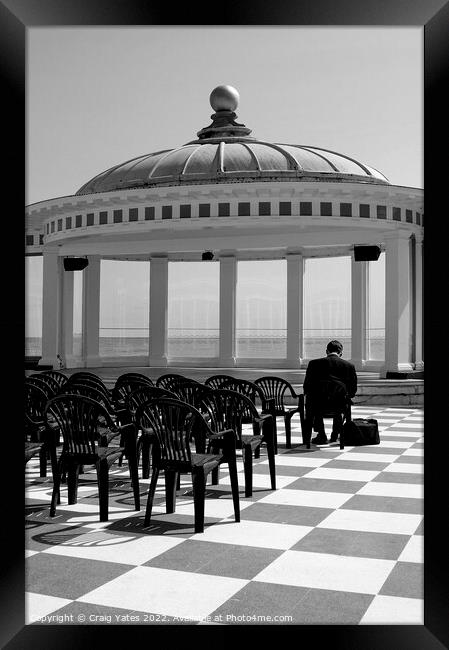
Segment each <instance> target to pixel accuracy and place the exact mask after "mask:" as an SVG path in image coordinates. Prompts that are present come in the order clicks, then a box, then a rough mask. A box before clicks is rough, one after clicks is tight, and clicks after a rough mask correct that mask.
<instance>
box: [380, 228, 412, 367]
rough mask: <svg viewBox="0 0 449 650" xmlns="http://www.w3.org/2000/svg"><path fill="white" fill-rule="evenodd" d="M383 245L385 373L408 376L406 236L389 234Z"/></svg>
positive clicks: (408, 252)
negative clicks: (405, 374) (403, 373)
mask: <svg viewBox="0 0 449 650" xmlns="http://www.w3.org/2000/svg"><path fill="white" fill-rule="evenodd" d="M385 243H386V250H385V373H389V372H410V371H411V370H413V364H412V363H411V361H410V353H411V300H410V298H411V296H410V270H411V269H410V232H408V231H407V230H396V231H394V232H389V233H387V234H386V235H385Z"/></svg>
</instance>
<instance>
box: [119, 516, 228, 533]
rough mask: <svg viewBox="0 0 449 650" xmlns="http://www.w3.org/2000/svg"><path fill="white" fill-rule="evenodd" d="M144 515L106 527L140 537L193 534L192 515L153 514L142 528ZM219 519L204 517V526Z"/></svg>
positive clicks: (121, 520)
mask: <svg viewBox="0 0 449 650" xmlns="http://www.w3.org/2000/svg"><path fill="white" fill-rule="evenodd" d="M144 519H145V514H144V513H142V514H139V515H136V516H134V517H130V518H129V519H127V518H125V519H118V520H117V521H114V522H111V524H110V526H108V530H109V531H113V532H122V533H132V532H136V533H140V534H141V535H147V536H148V537H151V536H152V535H168V536H170V537H186V538H188V537H191V536H192V535H194V534H195V529H194V518H193V515H192V516H190V515H179V514H176V513H173V514H171V515H163V514H160V513H157V514H154V516H153V517H151V520H150V523H149V525H148V526H147V527H144ZM218 521H220V519H216V518H212V517H205V518H204V524H205V526H208V525H212V524H214V523H217V522H218Z"/></svg>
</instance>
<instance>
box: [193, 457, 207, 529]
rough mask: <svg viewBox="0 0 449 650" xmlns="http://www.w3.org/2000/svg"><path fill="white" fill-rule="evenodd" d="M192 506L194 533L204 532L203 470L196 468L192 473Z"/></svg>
mask: <svg viewBox="0 0 449 650" xmlns="http://www.w3.org/2000/svg"><path fill="white" fill-rule="evenodd" d="M192 485H193V505H194V510H195V533H203V532H204V500H205V498H206V485H205V476H204V469H203V468H202V467H198V468H196V469H195V472H192Z"/></svg>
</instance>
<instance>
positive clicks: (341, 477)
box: [304, 467, 379, 481]
mask: <svg viewBox="0 0 449 650" xmlns="http://www.w3.org/2000/svg"><path fill="white" fill-rule="evenodd" d="M378 474H379V471H375V472H372V471H371V470H366V469H335V468H333V467H317V469H313V470H312V471H311V472H309V473H308V474H306V475H305V476H304V478H323V479H335V480H337V481H372V480H373V478H374V477H375V476H377V475H378Z"/></svg>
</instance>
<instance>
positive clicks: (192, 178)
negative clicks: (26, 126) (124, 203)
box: [76, 86, 389, 195]
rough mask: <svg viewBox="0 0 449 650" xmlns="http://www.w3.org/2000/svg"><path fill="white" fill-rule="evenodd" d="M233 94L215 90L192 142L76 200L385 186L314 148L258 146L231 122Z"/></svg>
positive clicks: (107, 176) (370, 172)
mask: <svg viewBox="0 0 449 650" xmlns="http://www.w3.org/2000/svg"><path fill="white" fill-rule="evenodd" d="M238 98H239V96H238V92H237V91H236V90H235V89H234V88H232V87H231V86H218V87H217V88H215V90H213V91H212V93H211V96H210V102H211V105H212V108H213V109H214V110H215V111H216V112H215V113H214V114H213V115H212V116H211V119H212V124H211V125H210V126H208V127H205V128H204V129H201V131H199V132H198V133H197V135H198V139H197V140H194V141H191V142H188V143H187V144H185V145H183V146H181V147H177V148H176V149H166V150H163V151H156V152H154V153H149V154H145V155H143V156H139V157H138V158H133V159H132V160H128V161H126V162H123V163H120V164H119V165H115V166H114V167H111V168H110V169H107V170H106V171H104V172H102V173H101V174H98V176H95V177H94V178H93V179H92V180H90V181H88V182H87V183H86V184H85V185H83V186H82V187H81V188H80V189H79V190H78V192H76V194H77V195H84V194H93V193H97V192H110V191H114V190H121V189H131V188H142V187H157V186H167V185H187V184H204V183H223V182H225V183H229V182H251V181H264V180H274V181H283V180H329V181H335V182H338V181H343V182H358V183H375V184H388V183H389V181H388V179H387V178H386V177H385V176H384V175H383V174H381V173H380V172H379V171H377V170H376V169H373V168H372V167H370V166H368V165H366V164H364V163H361V162H358V161H356V160H354V159H353V158H351V157H349V156H346V155H343V154H340V153H336V152H334V151H328V150H327V149H322V148H320V147H314V146H309V145H299V144H284V143H272V142H264V141H261V140H258V139H256V138H253V137H250V135H249V134H250V133H251V130H250V129H248V128H247V127H246V126H244V125H243V124H238V123H237V122H236V121H235V118H236V117H237V116H236V114H235V113H234V110H235V108H236V107H237V104H238Z"/></svg>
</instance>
